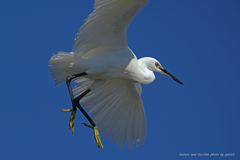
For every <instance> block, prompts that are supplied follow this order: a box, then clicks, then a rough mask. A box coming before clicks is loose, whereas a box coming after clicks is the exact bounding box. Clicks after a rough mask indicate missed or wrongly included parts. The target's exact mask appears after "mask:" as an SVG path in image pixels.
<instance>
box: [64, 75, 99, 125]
mask: <svg viewBox="0 0 240 160" xmlns="http://www.w3.org/2000/svg"><path fill="white" fill-rule="evenodd" d="M85 75H87V73H86V72H84V73H80V74H75V75H71V76H68V77H67V78H66V83H67V87H68V91H69V95H70V98H71V101H72V106H73V111H76V107H78V108H79V110H80V111H81V112H82V113H83V115H84V116H85V117H86V118H87V119H88V121H89V122H90V123H91V125H92V126H93V127H95V126H96V124H95V123H94V121H93V120H92V119H91V118H90V117H89V115H88V114H87V113H86V111H85V110H84V109H83V108H82V106H81V105H80V102H79V101H80V99H81V98H83V97H84V96H85V95H86V94H88V93H89V92H90V91H91V89H87V90H86V91H85V92H83V93H82V94H81V95H80V96H78V97H77V98H75V99H74V96H73V92H72V87H71V81H72V80H73V79H74V78H78V77H81V76H85Z"/></svg>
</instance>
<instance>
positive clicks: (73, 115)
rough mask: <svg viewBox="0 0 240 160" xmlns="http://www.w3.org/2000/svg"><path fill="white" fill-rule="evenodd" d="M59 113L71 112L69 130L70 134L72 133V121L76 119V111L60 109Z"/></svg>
mask: <svg viewBox="0 0 240 160" xmlns="http://www.w3.org/2000/svg"><path fill="white" fill-rule="evenodd" d="M61 111H62V112H72V113H71V116H70V120H69V128H71V129H72V133H74V120H75V117H76V110H73V109H62V110H61ZM61 111H60V112H61Z"/></svg>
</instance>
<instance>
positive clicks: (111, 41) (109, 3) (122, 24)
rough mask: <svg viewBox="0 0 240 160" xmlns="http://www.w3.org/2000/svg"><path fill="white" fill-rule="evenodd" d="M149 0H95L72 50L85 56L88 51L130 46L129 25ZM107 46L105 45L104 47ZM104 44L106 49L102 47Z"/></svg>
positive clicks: (94, 51) (76, 54)
mask: <svg viewBox="0 0 240 160" xmlns="http://www.w3.org/2000/svg"><path fill="white" fill-rule="evenodd" d="M147 2H148V0H95V6H94V8H95V10H94V11H93V12H92V13H91V14H90V15H89V16H88V18H87V19H86V20H85V22H84V23H83V25H82V27H81V28H80V30H79V31H78V33H77V35H76V37H75V40H74V44H73V49H72V50H73V52H74V55H75V56H78V57H82V56H84V55H85V54H87V53H88V52H89V51H91V54H92V53H98V52H99V48H101V50H102V51H104V52H107V51H109V50H112V49H117V48H118V47H120V49H122V47H124V48H125V47H128V46H127V38H126V32H127V28H128V26H129V24H130V22H131V21H132V19H133V18H134V16H135V15H136V14H137V13H138V11H139V10H140V9H141V8H142V7H143V6H144V5H145V4H146V3H147ZM105 47H106V48H105ZM103 48H105V49H103Z"/></svg>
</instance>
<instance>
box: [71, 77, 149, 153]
mask: <svg viewBox="0 0 240 160" xmlns="http://www.w3.org/2000/svg"><path fill="white" fill-rule="evenodd" d="M92 82H93V81H92V80H86V81H84V82H83V83H81V84H80V85H78V86H77V87H76V88H74V93H75V95H76V96H78V95H79V94H81V93H82V92H83V91H85V90H86V89H87V88H88V87H89V86H90V85H91V84H92ZM141 92H142V88H141V85H140V83H138V82H135V81H132V80H127V79H114V80H108V81H107V82H105V84H103V85H102V86H101V87H99V88H96V89H95V90H94V91H92V92H90V93H89V94H88V95H86V96H85V97H83V99H81V103H82V105H83V107H85V108H87V109H88V113H92V119H93V120H94V122H95V123H96V124H97V125H98V128H99V131H100V132H103V135H104V136H105V138H107V137H108V136H109V135H110V134H111V139H112V141H113V143H116V142H117V141H118V142H119V147H120V148H123V146H124V143H125V141H126V140H127V144H128V148H129V149H130V150H132V147H133V143H134V140H135V142H136V144H137V146H139V145H140V144H141V145H143V143H144V140H145V136H146V117H145V112H144V108H143V104H142V100H141V97H140V95H141Z"/></svg>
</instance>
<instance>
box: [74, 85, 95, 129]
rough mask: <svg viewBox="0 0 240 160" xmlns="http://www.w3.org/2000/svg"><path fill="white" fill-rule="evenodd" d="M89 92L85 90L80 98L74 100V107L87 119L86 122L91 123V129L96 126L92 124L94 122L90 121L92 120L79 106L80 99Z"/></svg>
mask: <svg viewBox="0 0 240 160" xmlns="http://www.w3.org/2000/svg"><path fill="white" fill-rule="evenodd" d="M90 91H91V89H87V90H86V91H85V92H83V93H82V94H81V95H80V96H78V97H77V98H75V99H74V103H75V104H76V106H77V107H78V109H79V110H80V111H81V112H82V113H83V114H84V116H85V117H86V118H87V119H88V121H89V122H90V123H91V125H92V126H93V127H95V126H96V124H95V123H94V121H93V120H92V118H90V117H89V115H88V114H87V113H86V111H85V110H84V109H83V108H82V106H81V105H80V102H79V101H80V99H81V98H83V97H84V96H85V95H86V94H88V93H89V92H90Z"/></svg>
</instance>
